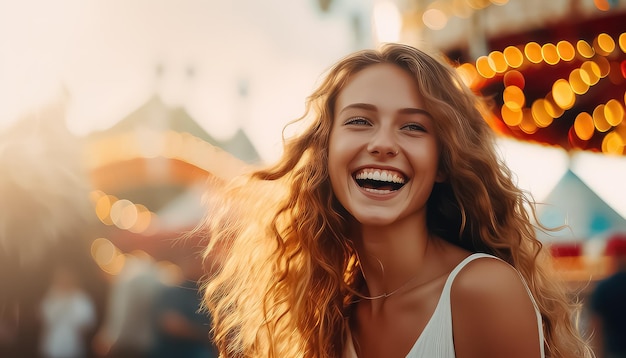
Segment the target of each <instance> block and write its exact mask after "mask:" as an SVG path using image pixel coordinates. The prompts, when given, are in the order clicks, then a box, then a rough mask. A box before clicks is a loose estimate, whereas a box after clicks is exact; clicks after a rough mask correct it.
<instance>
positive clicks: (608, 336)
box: [589, 234, 626, 358]
mask: <svg viewBox="0 0 626 358" xmlns="http://www.w3.org/2000/svg"><path fill="white" fill-rule="evenodd" d="M606 253H607V255H609V256H610V257H612V258H613V259H614V264H615V267H614V270H613V274H612V275H610V276H609V277H607V278H606V279H604V280H602V281H600V282H599V283H598V284H597V286H596V287H595V288H594V290H593V292H592V293H591V297H590V304H589V305H590V311H591V326H592V328H593V330H594V349H595V352H596V355H597V357H598V358H626V234H624V235H616V236H614V237H612V238H610V239H609V240H608V242H607V250H606Z"/></svg>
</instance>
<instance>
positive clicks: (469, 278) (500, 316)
mask: <svg viewBox="0 0 626 358" xmlns="http://www.w3.org/2000/svg"><path fill="white" fill-rule="evenodd" d="M450 295H451V297H450V299H451V309H452V317H453V330H454V337H455V338H454V340H455V348H456V349H457V353H460V352H464V353H466V354H459V355H458V356H459V357H462V356H468V357H474V356H482V357H497V356H502V357H504V356H506V357H538V356H539V348H540V344H542V343H540V340H539V337H540V335H539V328H538V322H537V315H536V311H535V308H534V306H533V303H532V300H531V297H530V295H529V293H528V291H527V289H526V287H525V286H524V283H523V281H522V278H521V276H520V275H519V273H518V272H517V271H516V270H515V269H514V268H513V267H512V266H511V265H509V264H507V263H506V262H504V261H501V260H497V259H493V258H480V259H476V260H473V261H471V262H470V263H468V264H467V265H466V266H465V267H464V268H463V269H462V270H461V271H460V272H459V274H458V275H457V277H456V278H455V280H454V283H453V285H452V289H451V294H450Z"/></svg>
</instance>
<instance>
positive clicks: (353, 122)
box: [344, 117, 370, 126]
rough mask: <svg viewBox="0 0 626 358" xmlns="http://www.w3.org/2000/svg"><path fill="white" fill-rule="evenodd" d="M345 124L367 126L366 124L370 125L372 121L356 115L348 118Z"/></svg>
mask: <svg viewBox="0 0 626 358" xmlns="http://www.w3.org/2000/svg"><path fill="white" fill-rule="evenodd" d="M344 124H345V125H356V126H366V125H369V124H370V122H369V121H368V120H367V119H365V118H363V117H355V118H350V119H348V120H347V121H346V122H345V123H344Z"/></svg>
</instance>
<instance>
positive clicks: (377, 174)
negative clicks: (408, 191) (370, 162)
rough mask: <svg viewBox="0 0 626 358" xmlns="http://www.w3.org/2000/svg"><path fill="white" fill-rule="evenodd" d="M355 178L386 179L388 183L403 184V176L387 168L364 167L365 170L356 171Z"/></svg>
mask: <svg viewBox="0 0 626 358" xmlns="http://www.w3.org/2000/svg"><path fill="white" fill-rule="evenodd" d="M355 178H356V179H371V180H377V181H386V182H390V183H399V184H404V177H402V176H401V175H398V174H396V173H394V172H390V171H387V170H378V169H376V170H373V169H365V170H362V171H360V172H358V173H357V174H356V176H355Z"/></svg>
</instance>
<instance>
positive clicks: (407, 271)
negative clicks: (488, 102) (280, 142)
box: [197, 44, 592, 358]
mask: <svg viewBox="0 0 626 358" xmlns="http://www.w3.org/2000/svg"><path fill="white" fill-rule="evenodd" d="M306 108H307V109H306V112H305V114H304V115H303V117H302V118H301V120H302V121H310V123H308V124H309V125H308V126H307V127H305V129H304V131H303V132H302V133H300V134H298V135H296V136H295V137H292V138H291V139H289V140H287V141H286V145H285V148H284V154H283V157H282V159H281V160H280V161H279V162H278V163H277V164H276V165H274V166H271V167H269V168H266V169H261V170H258V171H256V172H253V173H251V174H250V175H248V176H244V177H242V178H239V179H235V180H233V181H231V182H228V183H226V185H225V187H224V188H223V190H222V191H221V195H220V194H214V195H212V196H211V197H210V199H211V200H213V202H208V204H209V205H210V207H209V210H207V217H206V219H205V221H204V225H201V226H199V227H198V228H197V231H198V232H202V233H204V234H206V235H207V236H208V237H209V238H210V240H209V244H208V248H207V252H206V255H211V253H212V251H213V249H214V248H220V247H223V248H226V250H225V252H226V255H225V257H224V258H223V260H222V262H221V265H220V267H219V268H218V269H217V271H216V273H215V274H214V275H212V276H211V277H209V278H208V279H207V280H206V288H205V290H204V297H205V301H204V302H205V305H206V308H207V309H208V311H209V312H210V313H211V315H212V318H213V322H214V326H213V335H214V339H215V341H216V344H217V346H218V348H219V351H220V354H221V356H222V357H357V356H358V357H362V358H363V357H405V356H406V357H437V358H452V357H460V358H462V357H481V358H489V357H499V358H500V357H507V358H514V357H524V358H529V357H553V358H557V357H558V358H571V357H590V356H591V355H592V352H591V349H590V347H589V345H588V344H587V342H586V341H585V340H584V339H583V337H581V336H580V333H579V331H578V328H577V327H576V325H575V323H574V322H575V321H574V318H575V316H574V315H575V314H577V313H578V309H579V308H580V307H579V306H578V305H575V304H574V303H573V302H571V300H570V299H569V297H568V295H567V290H566V287H565V285H564V284H563V283H562V282H559V281H557V280H556V279H555V278H553V277H552V276H551V273H550V272H549V269H550V267H549V266H548V264H549V261H548V258H549V256H547V255H549V253H547V252H546V250H545V249H544V248H543V246H542V244H541V242H539V241H538V239H537V238H536V235H535V227H534V226H533V224H532V221H531V218H535V217H536V216H535V215H534V214H535V213H534V206H533V205H532V202H531V200H530V199H529V198H527V197H526V195H525V194H524V192H523V191H522V190H521V189H519V188H517V187H516V185H515V183H514V180H513V179H512V174H511V172H510V171H509V169H508V168H507V167H506V166H505V165H504V163H503V162H502V160H501V159H500V158H498V156H497V153H496V150H495V149H494V135H493V132H492V130H491V129H490V128H489V126H488V124H487V123H486V122H485V119H484V117H483V116H482V114H481V110H483V109H484V103H483V102H482V100H481V99H480V98H478V97H477V96H476V95H475V94H474V93H472V92H471V91H470V90H469V89H468V88H467V87H466V86H465V85H464V84H463V82H462V81H461V79H460V78H459V77H458V75H457V74H456V71H455V70H454V69H453V68H452V66H450V65H449V64H448V63H447V62H446V59H444V58H438V56H432V55H429V54H427V53H426V52H424V51H421V50H419V49H416V48H413V47H411V46H407V45H401V44H386V45H384V46H382V47H381V48H380V49H376V50H363V51H359V52H356V53H354V54H351V55H349V56H347V57H346V58H344V59H342V60H340V61H339V62H338V63H337V64H335V65H334V66H333V67H332V68H331V69H330V70H329V71H328V73H327V75H326V77H325V78H324V79H323V80H322V82H321V83H320V85H319V87H318V88H317V90H316V91H314V92H313V94H312V95H311V96H310V97H309V98H308V101H307V107H306ZM298 123H302V122H298Z"/></svg>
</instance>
